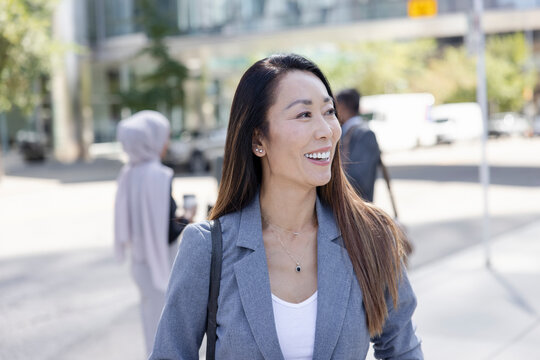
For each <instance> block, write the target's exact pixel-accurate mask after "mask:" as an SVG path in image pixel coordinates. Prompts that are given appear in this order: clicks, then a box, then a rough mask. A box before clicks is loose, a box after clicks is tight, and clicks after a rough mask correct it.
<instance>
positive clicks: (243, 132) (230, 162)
mask: <svg viewBox="0 0 540 360" xmlns="http://www.w3.org/2000/svg"><path fill="white" fill-rule="evenodd" d="M290 71H307V72H310V73H312V74H314V75H315V76H317V77H318V78H319V79H320V80H321V81H322V83H323V84H324V86H325V87H326V90H327V91H328V95H330V96H331V97H332V98H333V95H332V90H331V89H330V85H329V83H328V81H327V80H326V77H325V76H324V75H323V73H322V72H321V70H320V69H319V68H318V67H317V65H315V64H314V63H313V62H311V61H309V60H307V59H306V58H304V57H302V56H299V55H295V54H286V55H273V56H270V57H268V58H265V59H262V60H259V61H257V62H256V63H255V64H253V65H252V66H251V67H250V68H249V69H248V70H247V71H246V72H245V73H244V75H243V76H242V78H241V79H240V83H239V84H238V87H237V89H236V93H235V95H234V99H233V103H232V107H231V116H230V120H229V127H228V132H227V140H226V143H225V157H224V159H223V173H222V177H221V183H220V186H219V191H218V198H217V201H216V204H215V206H214V208H213V209H212V212H211V214H210V218H211V219H217V218H219V217H220V216H223V215H225V214H228V213H231V212H235V211H238V210H241V209H242V208H244V206H246V205H247V204H248V203H250V202H251V201H252V200H253V197H254V196H255V195H256V193H257V189H258V187H259V185H260V184H261V180H262V169H261V161H260V159H259V158H258V157H257V156H255V155H254V154H253V152H252V140H253V134H254V132H255V131H258V132H260V133H261V135H262V136H267V135H268V120H267V113H268V109H269V108H270V107H271V106H272V104H273V102H274V99H275V94H274V91H275V89H276V88H277V85H278V83H279V81H280V79H281V78H282V77H283V75H284V74H286V73H288V72H290ZM331 173H332V177H331V179H330V182H329V183H328V184H326V185H324V186H320V187H318V188H317V193H318V195H319V197H320V199H321V200H322V202H323V203H325V204H327V205H328V206H330V207H331V208H332V210H333V213H334V216H335V218H336V222H337V225H338V227H339V229H340V230H341V235H342V237H343V241H344V244H345V247H346V249H347V252H348V254H349V257H350V259H351V262H352V264H353V268H354V271H355V274H356V277H357V279H358V283H359V284H360V287H361V288H362V292H363V302H364V307H365V310H366V317H367V327H368V330H369V332H370V334H371V335H372V336H375V335H377V334H380V333H381V331H382V327H383V325H384V322H385V320H386V317H387V315H388V310H387V305H386V301H385V293H386V291H389V293H390V295H391V296H392V299H393V303H394V306H397V301H398V283H399V279H400V276H401V263H402V259H403V257H404V250H403V244H404V241H405V237H404V235H403V233H402V232H401V231H400V229H399V228H398V227H397V226H396V225H395V224H394V222H393V221H392V219H391V218H390V217H389V216H388V215H387V214H386V213H384V212H383V211H382V210H380V209H378V208H377V207H375V206H374V205H372V204H370V203H367V202H365V201H363V200H362V199H361V198H360V197H359V196H358V195H357V194H356V192H355V191H354V189H353V187H352V186H351V185H350V184H349V182H348V181H347V178H346V176H345V174H344V172H343V170H342V168H341V160H340V157H339V152H336V154H335V156H334V159H333V161H332V166H331Z"/></svg>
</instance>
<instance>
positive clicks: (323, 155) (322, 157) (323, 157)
mask: <svg viewBox="0 0 540 360" xmlns="http://www.w3.org/2000/svg"><path fill="white" fill-rule="evenodd" d="M304 156H305V157H307V158H308V159H312V160H319V161H328V160H330V151H325V152H314V153H307V154H304Z"/></svg>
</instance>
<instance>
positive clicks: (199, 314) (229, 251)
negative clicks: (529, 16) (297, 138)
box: [150, 195, 423, 360]
mask: <svg viewBox="0 0 540 360" xmlns="http://www.w3.org/2000/svg"><path fill="white" fill-rule="evenodd" d="M316 211H317V219H318V223H319V229H318V233H317V261H318V270H317V279H318V280H317V289H318V295H317V320H316V330H315V348H314V352H313V359H364V358H365V356H366V354H367V351H368V348H369V343H370V336H369V332H368V329H367V326H366V318H365V311H364V306H363V304H362V290H361V289H360V286H359V285H358V281H357V280H356V277H355V275H354V271H353V268H352V264H351V261H350V259H349V256H348V255H347V252H346V250H345V248H344V247H343V241H342V238H341V236H340V231H339V229H338V228H337V226H336V222H335V219H334V216H333V214H332V211H331V210H330V209H329V208H328V207H326V206H323V205H322V203H321V202H320V201H319V199H317V204H316ZM220 222H221V226H222V231H223V265H222V275H221V289H220V294H219V298H218V314H217V323H218V328H217V336H218V340H217V344H216V359H218V360H221V359H235V360H240V359H250V360H252V359H270V360H274V359H276V360H278V359H283V355H282V353H281V349H280V346H279V341H278V337H277V333H276V327H275V324H274V315H273V310H272V297H271V292H270V280H269V275H268V267H267V263H266V254H265V249H264V246H263V239H262V230H261V229H262V225H261V214H260V205H259V197H258V195H257V196H256V197H255V199H254V200H253V201H252V203H251V204H249V205H247V206H246V207H245V208H244V209H242V210H241V211H238V212H235V213H231V214H228V215H225V216H223V217H221V218H220ZM211 248H212V241H211V235H210V226H209V223H208V222H202V223H198V224H193V225H190V226H188V227H187V228H186V229H185V230H184V234H183V240H182V242H181V244H180V249H179V252H178V255H177V258H176V261H175V264H174V268H173V272H172V275H171V279H170V283H169V288H168V291H167V301H166V305H165V308H164V310H163V313H162V317H161V320H160V324H159V327H158V331H157V335H156V340H155V345H154V351H153V353H152V355H151V356H150V359H197V358H198V353H199V347H200V345H201V341H202V339H203V335H204V332H205V326H206V311H207V309H206V306H207V302H208V291H209V278H210V254H211ZM387 304H388V309H389V316H388V319H387V321H386V324H385V326H384V329H383V333H382V335H381V336H378V337H375V338H372V339H371V341H373V342H374V348H375V355H376V357H377V358H382V359H408V360H409V359H410V360H414V359H423V356H422V350H421V347H420V341H419V340H418V338H417V336H416V335H415V331H414V328H413V325H412V323H411V316H412V314H413V312H414V309H415V307H416V298H415V296H414V293H413V291H412V289H411V287H410V284H409V281H408V279H407V276H406V273H404V276H403V278H402V281H401V284H400V286H399V306H398V308H397V309H394V308H393V305H392V302H391V299H390V297H388V299H387Z"/></svg>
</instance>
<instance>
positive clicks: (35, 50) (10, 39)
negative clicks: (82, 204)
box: [0, 0, 59, 112]
mask: <svg viewBox="0 0 540 360" xmlns="http://www.w3.org/2000/svg"><path fill="white" fill-rule="evenodd" d="M55 5H56V1H52V0H1V6H0V112H3V111H9V110H11V109H12V108H13V107H18V108H19V109H21V110H24V111H27V112H28V111H31V110H32V109H33V108H34V106H35V105H36V103H37V102H38V101H39V94H38V93H36V91H35V89H34V84H35V81H36V80H37V79H38V77H39V76H41V75H43V74H45V73H47V72H48V71H49V70H50V68H51V60H52V55H53V54H55V53H57V52H58V48H59V45H58V44H57V43H55V41H54V40H53V39H52V32H51V21H52V13H53V10H54V7H55Z"/></svg>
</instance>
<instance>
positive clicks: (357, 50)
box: [317, 40, 437, 95]
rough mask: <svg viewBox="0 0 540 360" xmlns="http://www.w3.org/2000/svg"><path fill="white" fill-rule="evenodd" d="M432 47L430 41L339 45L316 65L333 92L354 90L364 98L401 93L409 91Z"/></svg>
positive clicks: (433, 43) (432, 43)
mask: <svg viewBox="0 0 540 360" xmlns="http://www.w3.org/2000/svg"><path fill="white" fill-rule="evenodd" d="M436 47H437V46H436V42H435V41H434V40H416V41H410V42H391V41H383V42H366V43H356V44H341V45H340V47H339V49H338V52H337V54H334V55H333V56H326V57H324V58H322V61H319V59H317V62H318V63H320V65H321V68H322V69H323V71H325V73H326V74H327V75H328V78H329V80H330V81H331V83H332V86H333V87H334V88H335V89H336V90H339V89H342V88H345V87H354V88H357V89H359V90H360V91H361V92H362V93H363V94H364V95H373V94H383V93H403V92H408V91H410V89H411V88H412V84H413V82H414V81H415V79H416V77H417V76H418V75H419V74H421V73H422V71H423V69H424V68H425V66H426V62H427V59H428V58H429V57H430V56H432V55H433V54H434V52H435V51H436Z"/></svg>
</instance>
